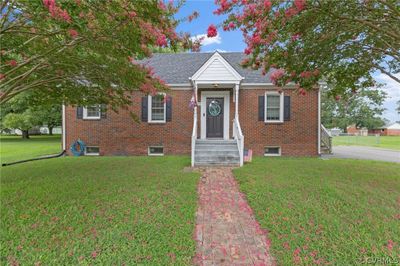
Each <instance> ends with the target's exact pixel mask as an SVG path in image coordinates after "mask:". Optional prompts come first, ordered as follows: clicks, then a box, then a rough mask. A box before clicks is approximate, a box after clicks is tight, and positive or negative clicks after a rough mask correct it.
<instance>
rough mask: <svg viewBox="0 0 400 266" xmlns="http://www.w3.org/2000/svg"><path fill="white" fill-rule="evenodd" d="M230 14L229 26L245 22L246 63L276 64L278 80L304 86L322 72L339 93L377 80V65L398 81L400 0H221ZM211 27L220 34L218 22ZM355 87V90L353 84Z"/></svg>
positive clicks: (221, 6) (226, 27) (219, 11)
mask: <svg viewBox="0 0 400 266" xmlns="http://www.w3.org/2000/svg"><path fill="white" fill-rule="evenodd" d="M217 3H218V4H219V7H218V9H217V10H215V11H214V12H215V13H216V14H228V18H227V19H226V20H225V21H224V23H223V24H222V25H221V26H222V27H223V29H224V30H232V29H236V28H240V29H241V30H242V32H243V35H244V39H245V42H246V44H247V48H246V49H245V53H246V54H248V55H251V57H250V58H249V59H248V60H246V61H245V62H243V64H244V65H245V66H250V67H253V68H262V69H263V70H264V72H265V73H266V72H268V70H269V69H270V68H271V67H272V68H275V69H276V70H275V72H274V73H272V75H271V79H272V80H273V82H274V83H275V84H277V85H283V84H286V83H288V82H294V83H296V84H298V87H299V90H300V92H303V90H304V88H305V89H310V88H312V87H313V86H315V85H316V83H317V81H318V80H320V79H321V78H323V79H324V80H326V81H327V82H328V84H331V85H332V86H331V87H330V88H331V89H332V92H331V93H332V94H335V95H339V94H345V93H350V95H352V92H353V91H357V90H358V89H359V88H364V87H370V86H373V85H374V80H373V78H372V73H374V72H375V71H376V70H379V71H381V72H382V73H384V74H386V75H388V76H389V77H391V78H392V79H393V80H395V81H396V82H399V83H400V80H399V78H397V77H396V76H395V75H394V74H395V73H399V71H400V2H399V1H397V0H376V1H358V0H347V1H343V0H329V1H321V0H294V1H278V0H265V1H258V0H235V1H233V0H232V1H230V0H217ZM208 33H209V35H210V33H211V35H213V34H214V35H216V31H213V25H211V26H210V28H209V30H208ZM348 88H350V90H349V89H348Z"/></svg>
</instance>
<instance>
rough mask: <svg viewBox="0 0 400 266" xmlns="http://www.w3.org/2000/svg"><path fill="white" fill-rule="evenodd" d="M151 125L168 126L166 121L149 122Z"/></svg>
mask: <svg viewBox="0 0 400 266" xmlns="http://www.w3.org/2000/svg"><path fill="white" fill-rule="evenodd" d="M147 123H149V124H166V123H167V122H166V121H148V122H147Z"/></svg>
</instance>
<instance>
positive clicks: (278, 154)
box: [264, 146, 282, 157]
mask: <svg viewBox="0 0 400 266" xmlns="http://www.w3.org/2000/svg"><path fill="white" fill-rule="evenodd" d="M266 148H278V149H279V153H277V154H274V153H272V154H268V153H265V149H266ZM281 155H282V149H281V147H280V146H265V147H264V156H266V157H269V156H281Z"/></svg>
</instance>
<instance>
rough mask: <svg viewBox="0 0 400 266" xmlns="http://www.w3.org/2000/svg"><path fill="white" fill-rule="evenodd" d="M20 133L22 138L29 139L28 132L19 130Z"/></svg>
mask: <svg viewBox="0 0 400 266" xmlns="http://www.w3.org/2000/svg"><path fill="white" fill-rule="evenodd" d="M21 131H22V138H23V139H29V131H28V130H21Z"/></svg>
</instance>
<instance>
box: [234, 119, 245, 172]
mask: <svg viewBox="0 0 400 266" xmlns="http://www.w3.org/2000/svg"><path fill="white" fill-rule="evenodd" d="M232 129H233V138H234V139H236V142H237V146H238V149H239V158H240V166H243V153H244V136H243V133H242V128H241V127H240V123H239V119H238V118H237V117H236V118H235V119H233V127H232Z"/></svg>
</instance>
